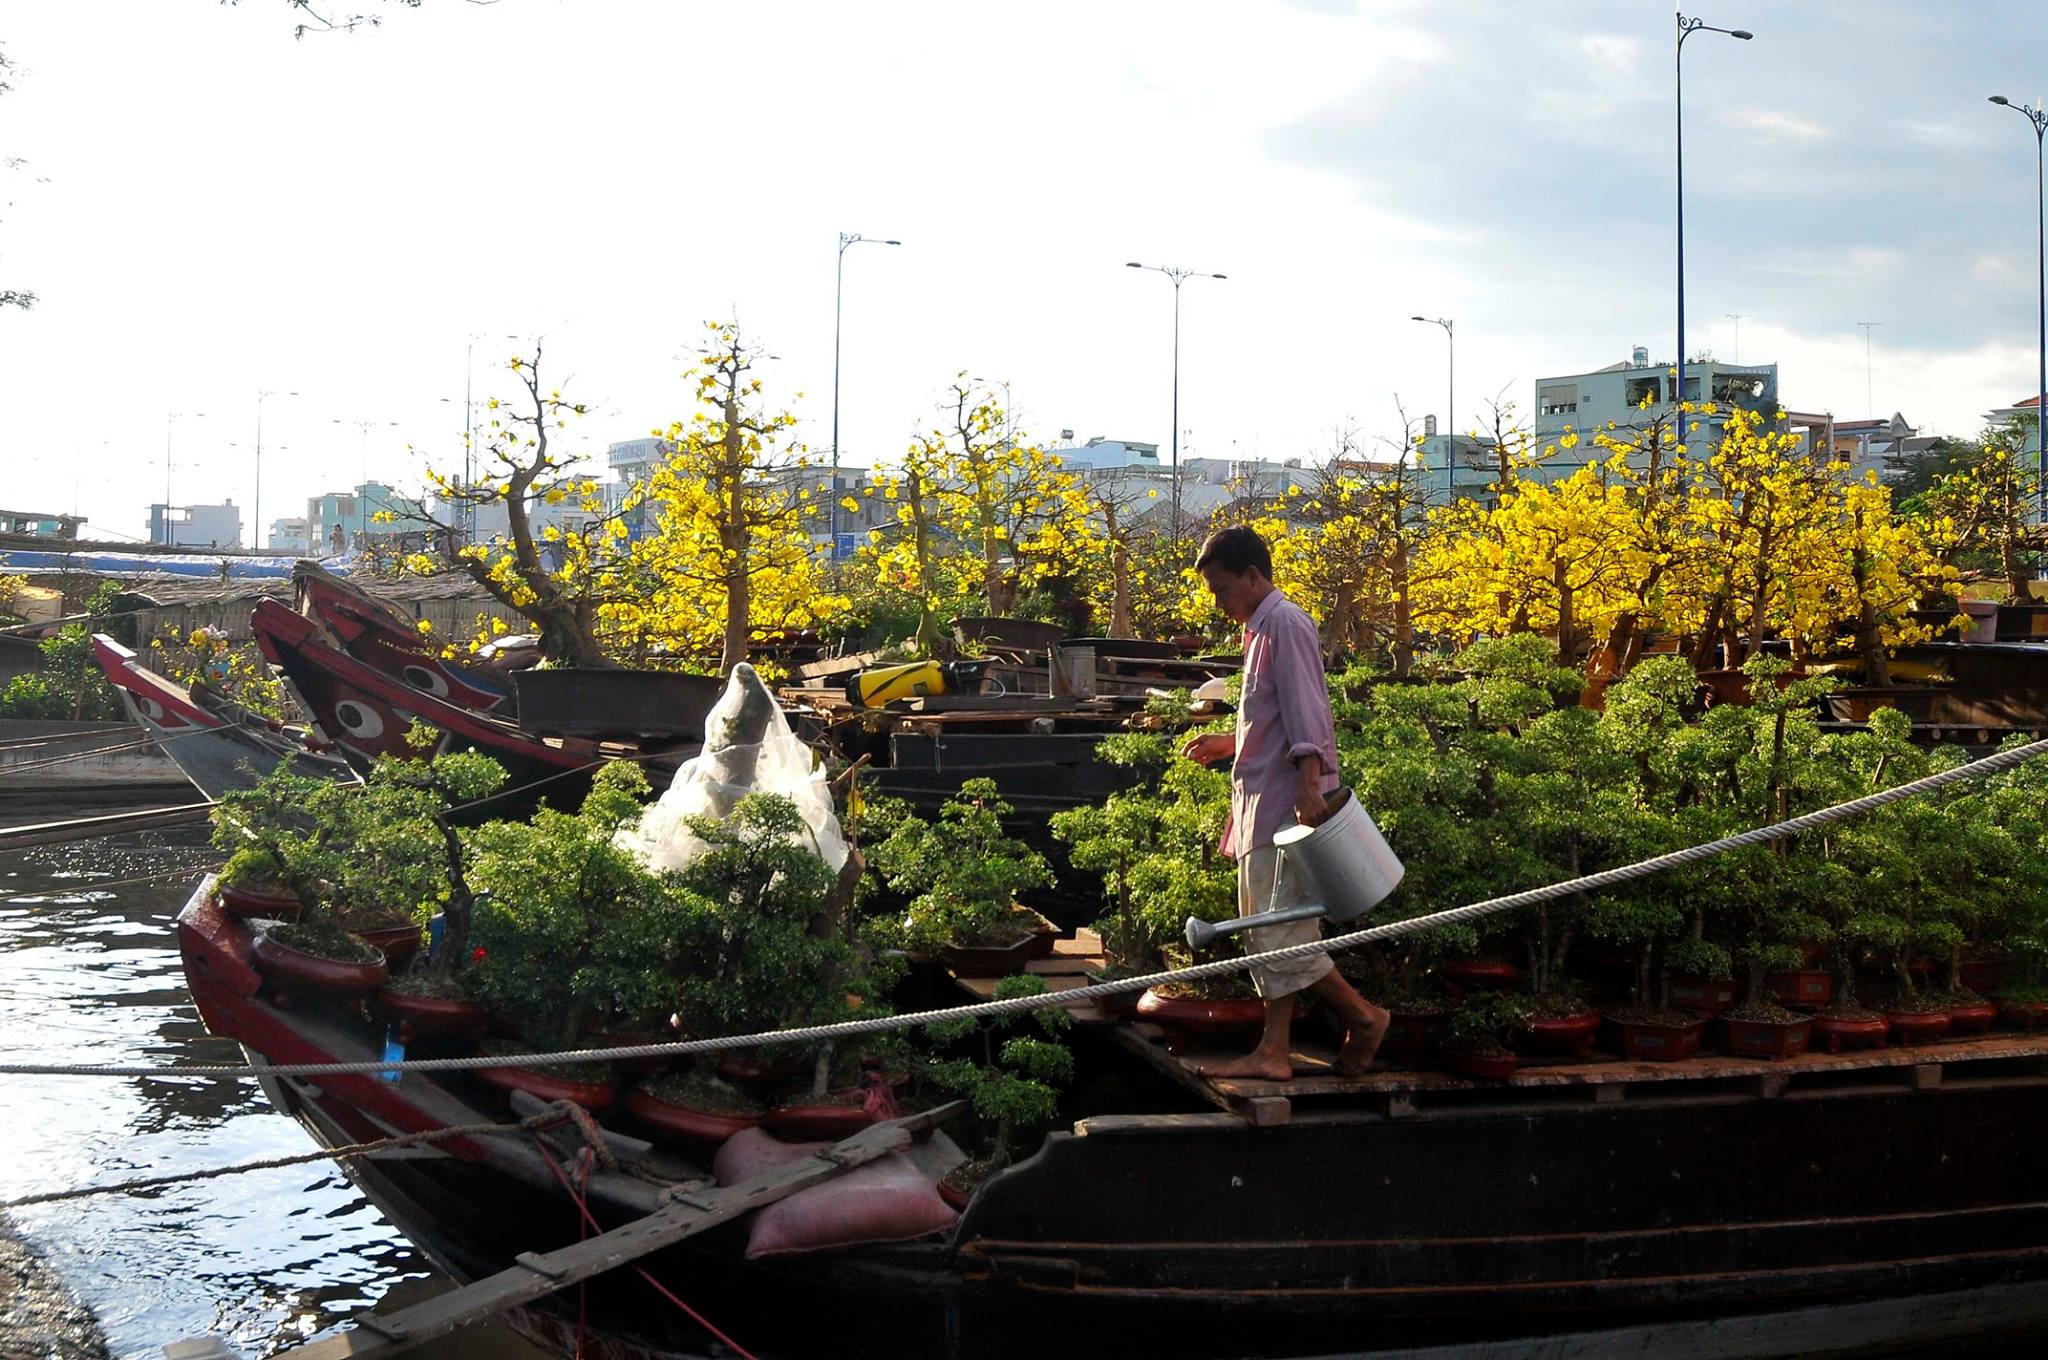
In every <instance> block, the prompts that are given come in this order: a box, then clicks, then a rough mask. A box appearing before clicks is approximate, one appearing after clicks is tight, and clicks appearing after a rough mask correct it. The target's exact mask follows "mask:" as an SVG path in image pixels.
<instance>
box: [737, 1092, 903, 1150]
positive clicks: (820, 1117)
mask: <svg viewBox="0 0 2048 1360" xmlns="http://www.w3.org/2000/svg"><path fill="white" fill-rule="evenodd" d="M874 1122H875V1117H874V1115H872V1114H870V1113H869V1112H868V1110H867V1107H866V1106H865V1105H864V1104H862V1103H860V1102H858V1101H855V1102H854V1103H852V1104H835V1103H833V1102H832V1098H831V1097H829V1096H828V1097H826V1098H825V1099H824V1100H823V1101H818V1102H807V1103H803V1104H796V1105H781V1106H778V1107H776V1108H775V1109H772V1110H770V1111H768V1113H767V1114H764V1115H762V1116H761V1127H762V1128H764V1129H766V1130H768V1132H770V1133H772V1134H774V1135H775V1136H776V1137H777V1138H785V1139H788V1140H790V1141H792V1142H809V1141H823V1140H827V1139H829V1140H832V1141H834V1142H836V1141H838V1140H839V1139H841V1138H850V1137H852V1136H853V1135H854V1134H856V1133H859V1132H860V1131H861V1130H862V1129H864V1128H866V1127H867V1126H868V1125H870V1124H872V1123H874Z"/></svg>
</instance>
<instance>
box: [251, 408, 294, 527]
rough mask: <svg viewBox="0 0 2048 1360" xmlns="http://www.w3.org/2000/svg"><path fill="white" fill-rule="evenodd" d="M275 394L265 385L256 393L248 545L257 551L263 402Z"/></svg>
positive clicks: (261, 488) (260, 523) (261, 474)
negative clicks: (253, 495)
mask: <svg viewBox="0 0 2048 1360" xmlns="http://www.w3.org/2000/svg"><path fill="white" fill-rule="evenodd" d="M276 395H277V393H276V392H275V391H273V390H271V389H270V388H267V387H266V388H264V389H263V390H262V391H260V392H258V393H257V394H256V499H255V500H254V501H253V502H252V503H251V504H250V507H249V518H250V520H251V524H250V527H249V537H250V539H251V540H252V542H251V544H250V546H251V547H253V548H256V549H257V550H259V551H260V550H261V549H262V547H263V403H264V400H265V399H266V398H269V397H274V396H276ZM284 395H286V396H288V397H296V396H297V395H299V394H298V393H296V392H287V393H285V394H284Z"/></svg>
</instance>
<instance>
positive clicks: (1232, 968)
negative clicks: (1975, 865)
mask: <svg viewBox="0 0 2048 1360" xmlns="http://www.w3.org/2000/svg"><path fill="white" fill-rule="evenodd" d="M2044 755H2048V741H2036V742H2030V743H2029V744H2027V745H2025V746H2017V747H2014V748H2013V749H2012V750H2010V751H2000V752H1998V753H1997V754H1995V755H1990V756H1986V757H1984V758H1983V759H1982V760H1973V761H1970V762H1968V763H1967V764H1963V765H1956V766H1952V767H1950V768H1949V769H1946V770H1941V771H1939V772H1937V773H1935V774H1931V775H1927V776H1926V777H1924V778H1921V779H1915V780H1913V781H1912V782H1910V783H1906V784H1900V785H1899V786H1897V787H1896V788H1890V789H1882V790H1880V791H1878V792H1876V793H1872V794H1866V795H1864V796H1863V797H1861V798H1856V799H1851V800H1850V801H1849V802H1846V803H1837V804H1835V805H1834V806H1833V807H1825V808H1821V809H1819V810H1818V811H1815V812H1809V813H1805V814H1803V815H1801V816H1798V817H1793V818H1790V819H1788V820H1786V821H1782V822H1773V823H1771V824H1770V825H1768V826H1760V827H1755V828H1753V829H1751V830H1749V831H1744V832H1740V833H1738V834H1736V835H1733V836H1723V837H1722V838H1721V839H1719V840H1713V841H1707V842H1705V843H1703V844H1700V845H1690V846H1687V847H1685V848H1684V849H1682V850H1673V851H1671V852H1670V853H1668V854H1663V855H1657V856H1654V857H1653V858H1650V859H1646V860H1639V861H1637V862H1636V863H1634V864H1625V865H1622V866H1620V867H1618V868H1613V869H1603V870H1601V871H1600V872H1599V873H1597V874H1586V875H1583V876H1582V877H1579V878H1571V879H1566V880H1564V881H1563V882H1561V883H1552V884H1549V885H1547V886H1545V887H1541V888H1531V889H1528V890H1526V891H1524V892H1518V893H1509V894H1507V895H1506V896H1504V897H1489V898H1487V899H1486V900H1485V901H1482V902H1473V903H1469V904H1468V905H1466V906H1462V907H1452V908H1450V909H1449V910H1446V911H1439V912H1435V913H1433V914H1431V915H1428V916H1417V917H1412V918H1410V919H1409V920H1406V921H1395V922H1393V923H1391V924H1389V925H1383V926H1373V927H1371V928H1369V929H1366V930H1355V931H1352V932H1351V933H1350V934H1348V935H1333V936H1331V937H1329V938H1327V939H1321V940H1304V941H1303V942H1302V943H1300V944H1294V945H1288V946H1287V947H1285V948H1283V949H1269V950H1267V951H1265V952H1264V953H1260V954H1246V955H1243V956H1240V957H1237V958H1229V959H1216V960H1213V961H1211V962H1209V963H1198V964H1194V965H1192V966H1191V967H1187V968H1173V969H1168V970H1166V971H1164V972H1159V973H1148V974H1146V975H1144V976H1143V977H1132V978H1119V979H1118V980H1116V981H1114V982H1098V983H1094V984H1091V985H1090V986H1086V987H1074V988H1070V989H1068V990H1066V991H1060V992H1041V993H1036V994H1034V995H1031V996H1017V997H1010V998H1008V999H1006V1000H1002V1001H982V1002H976V1003H974V1004H971V1005H966V1006H954V1007H951V1008H948V1009H945V1010H935V1011H913V1012H910V1013H907V1014H902V1015H881V1016H875V1017H873V1018H871V1019H867V1020H847V1021H842V1022H840V1023H839V1024H834V1025H806V1026H803V1027H801V1028H798V1029H785V1030H770V1031H766V1032H764V1033H759V1034H739V1035H731V1036H728V1037H725V1038H718V1039H686V1040H681V1041H678V1042H675V1043H662V1044H636V1045H633V1046H631V1047H627V1048H587V1049H578V1050H576V1051H574V1052H570V1053H547V1054H527V1055H510V1056H490V1055H485V1054H478V1055H476V1056H473V1057H467V1058H423V1059H414V1060H408V1061H402V1062H345V1063H296V1064H282V1063H281V1064H278V1065H276V1066H271V1067H262V1068H255V1067H227V1066H219V1067H89V1066H77V1065H70V1064H61V1063H0V1076H38V1077H177V1078H189V1077H254V1076H277V1077H340V1076H356V1075H362V1074H367V1073H371V1072H399V1071H404V1072H468V1071H474V1070H476V1069H477V1068H481V1067H517V1066H519V1065H520V1064H521V1063H525V1062H532V1061H535V1060H536V1059H538V1060H540V1061H544V1062H546V1063H548V1064H549V1065H550V1066H552V1065H554V1064H557V1063H607V1062H618V1061H627V1060H631V1059H635V1058H681V1057H688V1056H691V1055H693V1054H699V1053H720V1052H724V1051H726V1050H728V1049H735V1048H759V1047H762V1046H764V1045H770V1044H807V1043H817V1042H821V1041H828V1040H840V1039H853V1038H858V1037H860V1036H862V1035H866V1034H883V1033H887V1032H889V1031H892V1030H901V1029H915V1028H918V1027H919V1026H922V1025H929V1024H932V1023H935V1022H938V1021H946V1020H975V1019H982V1020H986V1019H996V1018H999V1017H1002V1016H1009V1015H1023V1014H1025V1013H1027V1012H1030V1011H1038V1010H1049V1009H1051V1008H1052V1007H1054V1006H1067V1005H1071V1004H1073V1003H1074V1002H1077V1001H1093V1000H1095V999H1097V998H1098V997H1105V996H1115V995H1117V994H1118V993H1121V992H1136V991H1143V990H1145V989H1147V988H1150V987H1157V986H1160V985H1162V984H1164V983H1169V982H1193V981H1197V980H1200V979H1202V978H1212V977H1223V976H1225V975H1227V974H1230V973H1241V972H1243V971H1245V970H1246V969H1247V968H1251V967H1255V966H1258V965H1261V964H1272V963H1280V962H1284V961H1286V960H1290V959H1301V958H1307V957H1309V956H1310V955H1313V954H1332V953H1335V952H1337V951H1338V950H1343V949H1355V948H1357V947H1358V946H1359V945H1362V944H1368V943H1372V942H1374V941H1377V940H1393V939H1399V938H1401V937H1402V936H1406V935H1415V934H1419V933H1420V932H1422V931H1425V930H1435V929H1438V928H1440V927H1442V926H1448V925H1456V924H1458V923H1460V922H1463V921H1472V920H1477V919H1478V918H1480V917H1482V916H1493V915H1496V914H1498V913H1500V912H1503V911H1513V910H1515V909H1516V908H1517V907H1531V906H1535V905H1536V904H1538V903H1540V902H1550V901H1554V900H1556V899H1557V898H1560V897H1570V896H1573V895H1574V894H1577V893H1585V892H1592V891H1594V890H1596V889H1599V888H1611V887H1613V886H1615V885H1616V884H1618V883H1627V882H1631V881H1633V880H1635V879H1638V878H1647V877H1649V876H1650V875H1652V874H1657V873H1662V872H1663V871H1664V870H1666V869H1676V868H1679V867H1680V866H1682V865H1687V864H1694V863H1697V862H1698V861H1700V860H1703V859H1709V858H1711V857H1713V856H1715V855H1720V854H1725V853H1727V852H1728V851H1730V850H1740V849H1743V848H1745V847H1748V846H1752V845H1764V844H1768V843H1769V842H1771V841H1778V840H1783V839H1785V838H1786V837H1788V836H1796V835H1799V834H1800V833H1801V832H1805V831H1811V830H1813V829H1814V828H1816V827H1822V826H1827V825H1829V824H1831V823H1833V822H1839V821H1844V820H1846V819H1848V818H1850V817H1857V816H1861V815H1862V814H1863V813H1866V812H1871V811H1874V810H1876V809H1878V808H1881V807H1884V806H1886V805H1887V804H1890V803H1896V802H1898V801H1900V800H1901V799H1904V798H1911V797H1914V796H1915V795H1918V794H1922V793H1931V792H1933V791H1934V790H1935V789H1939V788H1946V787H1947V786H1948V785H1950V784H1955V783H1959V782H1961V781H1962V780H1965V779H1981V778H1983V777H1985V776H1986V775H1993V774H1998V773H2000V772H2001V771H2004V770H2009V769H2011V768H2013V767H2014V766H2016V765H2021V764H2024V763H2025V762H2027V761H2029V760H2034V759H2036V758H2038V757H2040V756H2044Z"/></svg>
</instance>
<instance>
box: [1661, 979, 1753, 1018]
mask: <svg viewBox="0 0 2048 1360" xmlns="http://www.w3.org/2000/svg"><path fill="white" fill-rule="evenodd" d="M1736 1000H1737V996H1736V987H1735V982H1734V980H1733V979H1723V978H1703V977H1685V976H1678V977H1673V978H1672V979H1671V1004H1672V1005H1674V1006H1679V1007H1682V1008H1683V1009H1685V1010H1689V1011H1700V1012H1702V1013H1704V1014H1707V1015H1718V1014H1719V1013H1720V1012H1722V1011H1725V1010H1727V1009H1728V1008H1729V1007H1731V1006H1733V1005H1734V1004H1735V1002H1736Z"/></svg>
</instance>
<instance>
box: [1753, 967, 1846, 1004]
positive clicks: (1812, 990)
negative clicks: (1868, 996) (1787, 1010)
mask: <svg viewBox="0 0 2048 1360" xmlns="http://www.w3.org/2000/svg"><path fill="white" fill-rule="evenodd" d="M1764 986H1765V987H1766V988H1767V989H1769V991H1770V993H1771V999H1772V1000H1774V1001H1776V1002H1777V1003H1778V1004H1779V1005H1781V1006H1812V1007H1816V1008H1818V1007H1821V1006H1825V1005H1827V1004H1828V1003H1829V1002H1831V1001H1833V1000H1834V999H1835V975H1834V974H1833V973H1830V972H1828V971H1827V970H1826V969H1824V968H1801V969H1797V970H1795V971H1793V972H1787V973H1766V974H1765V975H1764Z"/></svg>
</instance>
